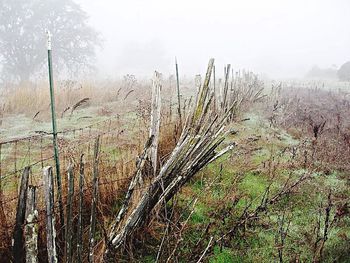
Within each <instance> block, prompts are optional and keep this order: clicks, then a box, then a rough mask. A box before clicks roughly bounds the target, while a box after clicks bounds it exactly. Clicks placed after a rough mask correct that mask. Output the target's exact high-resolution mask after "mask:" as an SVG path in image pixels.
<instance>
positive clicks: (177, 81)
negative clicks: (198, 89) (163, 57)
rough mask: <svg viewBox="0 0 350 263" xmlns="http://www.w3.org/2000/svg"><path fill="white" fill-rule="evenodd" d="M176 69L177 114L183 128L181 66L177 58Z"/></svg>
mask: <svg viewBox="0 0 350 263" xmlns="http://www.w3.org/2000/svg"><path fill="white" fill-rule="evenodd" d="M175 68H176V89H177V113H178V114H179V121H180V127H182V116H181V95H180V80H179V66H178V64H177V59H176V58H175Z"/></svg>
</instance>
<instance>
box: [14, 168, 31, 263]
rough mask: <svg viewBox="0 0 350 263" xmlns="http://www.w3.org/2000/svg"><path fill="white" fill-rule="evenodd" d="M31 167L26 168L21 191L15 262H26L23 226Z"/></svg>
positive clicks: (17, 217) (17, 218) (16, 228)
mask: <svg viewBox="0 0 350 263" xmlns="http://www.w3.org/2000/svg"><path fill="white" fill-rule="evenodd" d="M29 171H30V167H29V166H27V167H26V168H24V170H23V173H22V178H21V186H20V190H19V196H18V202H17V212H16V223H15V229H14V231H13V259H14V262H16V263H17V262H24V253H25V252H24V242H23V225H24V220H25V215H26V198H27V188H28V181H29V180H28V179H29Z"/></svg>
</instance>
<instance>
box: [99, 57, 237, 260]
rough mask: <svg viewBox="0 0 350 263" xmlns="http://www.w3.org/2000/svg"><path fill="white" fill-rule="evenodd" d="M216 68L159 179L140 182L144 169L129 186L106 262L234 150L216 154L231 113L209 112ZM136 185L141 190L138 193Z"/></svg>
mask: <svg viewBox="0 0 350 263" xmlns="http://www.w3.org/2000/svg"><path fill="white" fill-rule="evenodd" d="M213 65H214V60H213V59H211V60H210V62H209V65H208V70H207V73H206V76H205V79H204V82H203V86H202V87H201V89H200V90H199V92H198V98H197V103H196V104H195V105H194V108H193V109H192V110H191V114H190V115H189V117H188V118H187V120H186V123H185V125H184V128H183V131H182V134H181V136H180V138H179V140H178V142H177V145H176V146H175V149H174V150H173V152H172V153H171V155H170V157H169V159H168V160H167V161H166V162H165V163H164V165H163V166H162V167H161V168H160V170H159V173H157V176H156V177H154V178H153V180H152V181H151V182H150V183H149V182H147V181H146V180H144V181H143V182H142V181H140V180H137V179H138V178H142V173H143V171H142V170H141V169H138V172H137V173H136V174H135V175H134V178H133V179H132V181H131V183H130V186H129V189H133V190H131V191H128V192H127V196H126V197H125V200H126V202H124V204H123V206H122V208H121V211H120V212H119V214H118V216H117V217H116V220H115V222H114V224H113V226H112V227H111V230H110V233H109V236H108V242H107V244H106V250H105V253H104V261H105V262H114V255H115V251H116V250H117V249H119V248H121V246H122V244H123V243H124V241H125V240H126V238H127V237H129V236H130V235H131V234H132V233H133V231H134V230H135V229H136V228H137V227H140V226H141V225H142V223H143V222H144V220H145V218H147V217H148V216H149V215H150V212H151V211H152V210H153V209H154V208H155V207H157V206H159V205H162V204H164V202H166V201H168V200H169V199H170V198H172V197H173V196H174V194H176V193H177V191H179V189H180V188H181V187H182V186H183V185H184V184H185V183H186V182H188V181H189V180H190V179H191V178H192V177H193V176H194V175H195V174H196V173H197V172H198V171H200V170H201V169H202V168H203V167H205V166H206V165H207V164H209V163H210V162H212V161H214V160H216V159H217V158H219V157H220V156H222V155H223V154H225V153H226V152H227V151H229V150H231V149H232V148H233V147H234V145H235V144H234V143H232V144H229V145H228V146H227V147H226V148H224V149H222V150H221V151H217V148H218V147H219V145H220V144H221V143H222V142H223V141H224V139H225V138H226V137H227V135H228V133H229V132H230V131H226V132H225V131H224V129H225V127H224V124H225V123H226V120H227V118H228V116H229V113H230V110H229V111H228V113H227V114H223V115H222V116H220V117H218V116H217V115H216V116H215V115H213V113H212V112H211V111H210V109H211V107H210V106H211V103H212V98H213V94H212V93H211V94H210V92H209V81H210V76H211V73H212V68H213ZM150 140H152V138H150ZM148 147H149V144H146V147H145V149H144V152H145V153H147V151H148ZM137 182H138V183H139V186H140V187H139V190H137V191H135V189H134V186H135V185H136V184H137Z"/></svg>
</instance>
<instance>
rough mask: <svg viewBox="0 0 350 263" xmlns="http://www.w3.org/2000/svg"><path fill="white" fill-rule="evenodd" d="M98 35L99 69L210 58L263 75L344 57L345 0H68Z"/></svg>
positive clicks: (301, 71)
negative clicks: (84, 14)
mask: <svg viewBox="0 0 350 263" xmlns="http://www.w3.org/2000/svg"><path fill="white" fill-rule="evenodd" d="M76 2H78V3H80V4H81V6H82V8H83V9H84V10H85V11H86V12H87V14H88V15H89V23H90V24H91V25H92V26H93V27H94V28H95V29H96V30H98V31H99V32H100V33H101V35H102V38H103V39H104V43H103V47H102V48H101V49H100V50H99V51H98V53H97V65H96V66H97V69H98V72H99V74H98V75H99V76H102V77H107V76H110V77H113V76H116V75H122V74H126V73H131V74H136V75H149V74H151V72H152V71H153V70H154V69H157V70H160V71H161V72H163V73H165V74H167V73H171V72H172V71H173V67H174V58H175V56H177V59H178V61H179V66H180V71H181V73H182V74H186V75H193V74H198V73H202V72H203V71H204V70H205V67H206V64H207V61H208V59H209V58H210V57H214V58H215V59H216V64H217V65H224V64H226V63H231V64H232V65H233V67H234V68H236V69H238V68H246V69H250V70H253V71H255V72H258V73H260V74H264V75H267V76H269V77H271V78H296V77H303V76H304V75H305V74H306V72H307V71H308V70H309V69H310V68H311V67H312V66H314V65H318V66H319V67H324V68H327V67H332V66H333V67H334V66H336V67H339V66H340V65H341V64H342V63H344V62H345V61H347V60H349V59H350V33H349V26H350V16H349V15H348V14H349V12H350V1H346V0H335V1H323V0H309V1H302V0H285V1H281V0H279V1H278V0H267V1H259V0H248V1H229V0H217V1H203V0H202V1H197V0H195V1H184V0H178V1H164V0H163V1H161V0H151V1H141V0H130V1H112V0H100V1H95V0H76Z"/></svg>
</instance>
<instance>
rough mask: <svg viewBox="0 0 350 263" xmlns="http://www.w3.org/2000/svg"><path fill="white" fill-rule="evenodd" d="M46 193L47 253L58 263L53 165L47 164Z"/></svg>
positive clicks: (45, 170)
mask: <svg viewBox="0 0 350 263" xmlns="http://www.w3.org/2000/svg"><path fill="white" fill-rule="evenodd" d="M43 177H44V178H43V181H44V195H45V206H46V239H47V244H46V246H47V254H48V262H49V263H57V252H56V230H55V213H54V188H53V175H52V167H51V166H47V167H44V169H43Z"/></svg>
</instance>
